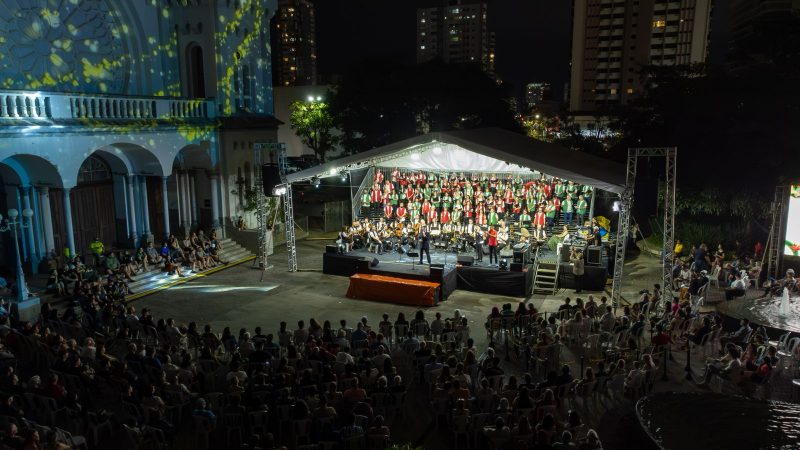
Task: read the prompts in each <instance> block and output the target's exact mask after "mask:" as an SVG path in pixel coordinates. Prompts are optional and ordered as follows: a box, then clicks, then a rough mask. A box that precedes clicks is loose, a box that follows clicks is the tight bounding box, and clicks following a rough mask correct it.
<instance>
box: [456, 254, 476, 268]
mask: <svg viewBox="0 0 800 450" xmlns="http://www.w3.org/2000/svg"><path fill="white" fill-rule="evenodd" d="M474 263H475V257H473V256H469V255H459V257H458V264H460V265H462V266H471V265H472V264H474Z"/></svg>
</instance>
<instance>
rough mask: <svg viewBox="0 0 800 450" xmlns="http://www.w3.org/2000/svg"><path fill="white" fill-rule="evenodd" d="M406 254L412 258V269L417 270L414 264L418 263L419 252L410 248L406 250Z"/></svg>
mask: <svg viewBox="0 0 800 450" xmlns="http://www.w3.org/2000/svg"><path fill="white" fill-rule="evenodd" d="M406 256H408V257H409V258H411V270H416V268H415V266H414V264H415V263H416V261H417V258H419V252H417V251H416V250H409V251H407V252H406Z"/></svg>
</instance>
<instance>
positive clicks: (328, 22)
mask: <svg viewBox="0 0 800 450" xmlns="http://www.w3.org/2000/svg"><path fill="white" fill-rule="evenodd" d="M421 1H424V2H427V3H430V1H432V0H394V1H388V0H315V1H314V3H315V4H316V12H317V24H316V25H317V55H318V71H319V74H320V75H321V76H322V81H323V82H328V81H329V80H330V79H331V76H334V75H336V74H341V73H344V72H346V71H347V68H348V67H349V66H351V65H352V64H354V63H357V62H360V61H362V60H365V59H367V60H374V59H383V60H390V61H395V62H398V63H402V64H414V63H415V62H416V8H417V5H418V4H420V2H421ZM433 1H434V2H435V0H433ZM488 3H489V27H490V29H491V30H494V31H495V34H496V44H497V47H496V49H495V50H496V53H497V73H498V75H499V76H500V77H501V78H502V79H503V80H504V81H506V82H508V83H510V84H511V86H512V87H513V88H514V93H515V94H516V95H517V96H518V97H520V99H521V98H522V96H523V93H524V86H525V84H527V83H528V82H532V81H545V82H549V83H550V84H551V86H552V87H553V99H554V100H561V99H563V93H564V84H565V83H566V82H567V81H568V80H569V55H570V39H571V26H572V25H571V20H572V19H571V7H572V2H571V1H570V0H489V1H488ZM727 9H728V5H726V2H716V7H715V11H714V15H715V17H714V25H713V26H712V30H713V32H712V33H713V34H712V46H711V55H710V61H711V62H721V60H722V58H723V57H724V54H725V50H726V48H727V30H726V26H725V24H726V23H727V21H728V19H727V15H728V11H727Z"/></svg>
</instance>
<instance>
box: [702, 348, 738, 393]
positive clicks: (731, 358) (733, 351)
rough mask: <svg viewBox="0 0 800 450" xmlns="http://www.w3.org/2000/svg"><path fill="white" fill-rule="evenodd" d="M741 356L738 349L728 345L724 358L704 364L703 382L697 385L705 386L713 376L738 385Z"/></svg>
mask: <svg viewBox="0 0 800 450" xmlns="http://www.w3.org/2000/svg"><path fill="white" fill-rule="evenodd" d="M741 356H742V352H741V350H740V349H739V347H737V346H736V345H733V344H728V346H727V347H726V355H725V356H724V357H722V358H720V359H718V360H711V361H709V363H708V364H706V370H705V374H704V375H703V380H702V381H701V382H700V383H698V384H707V383H708V382H709V381H711V377H712V376H714V375H716V376H718V377H720V378H723V379H726V380H729V381H731V382H733V383H738V382H739V380H741V377H742V361H741V360H740V359H739V358H740V357H741Z"/></svg>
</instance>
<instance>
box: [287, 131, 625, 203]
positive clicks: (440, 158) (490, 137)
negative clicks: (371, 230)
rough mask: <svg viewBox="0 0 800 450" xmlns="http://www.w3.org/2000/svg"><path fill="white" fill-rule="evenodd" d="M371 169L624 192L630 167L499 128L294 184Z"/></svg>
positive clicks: (421, 140)
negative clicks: (536, 177) (527, 178)
mask: <svg viewBox="0 0 800 450" xmlns="http://www.w3.org/2000/svg"><path fill="white" fill-rule="evenodd" d="M369 166H380V167H397V168H404V169H412V170H431V171H447V172H485V173H509V172H511V173H537V172H541V173H544V174H546V175H550V176H555V177H559V178H563V179H565V180H571V181H574V182H575V183H579V184H584V185H589V186H592V187H595V188H598V189H603V190H606V191H611V192H616V193H620V192H622V191H623V190H624V188H625V168H624V167H623V166H622V165H620V164H618V163H616V162H613V161H610V160H607V159H603V158H599V157H596V156H593V155H589V154H586V153H582V152H579V151H576V150H570V149H567V148H564V147H562V146H560V145H556V144H550V143H547V142H542V141H538V140H535V139H531V138H529V137H527V136H525V135H522V134H519V133H514V132H511V131H506V130H502V129H499V128H481V129H476V130H464V131H449V132H441V133H428V134H425V135H422V136H416V137H413V138H410V139H406V140H403V141H400V142H395V143H393V144H389V145H385V146H383V147H378V148H375V149H372V150H368V151H366V152H362V153H357V154H355V155H351V156H347V157H344V158H340V159H337V160H335V161H331V162H327V163H325V164H322V165H319V166H315V167H311V168H309V169H306V170H303V171H300V172H296V173H293V174H290V175H288V176H287V181H288V182H289V183H294V182H298V181H303V180H309V179H311V178H314V177H326V176H332V175H338V174H339V173H340V172H342V171H349V170H355V169H359V168H364V167H369Z"/></svg>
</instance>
